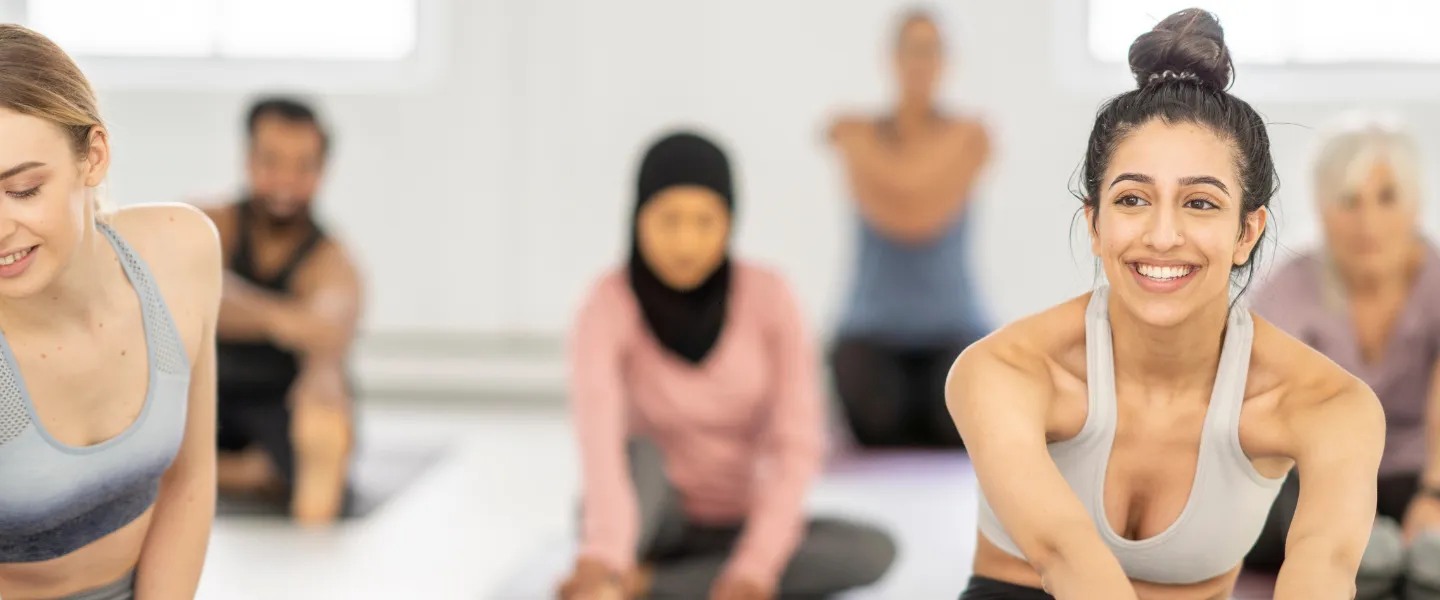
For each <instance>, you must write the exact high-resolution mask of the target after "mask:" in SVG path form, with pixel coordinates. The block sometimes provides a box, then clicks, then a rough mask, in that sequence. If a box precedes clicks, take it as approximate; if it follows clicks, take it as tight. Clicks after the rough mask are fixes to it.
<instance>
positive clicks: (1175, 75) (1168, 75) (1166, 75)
mask: <svg viewBox="0 0 1440 600" xmlns="http://www.w3.org/2000/svg"><path fill="white" fill-rule="evenodd" d="M1167 79H1174V80H1176V81H1194V82H1195V83H1200V77H1199V76H1198V75H1196V74H1194V73H1191V72H1190V71H1179V72H1176V71H1171V70H1170V69H1165V70H1164V71H1161V72H1159V73H1151V74H1150V79H1149V81H1150V83H1155V82H1156V81H1164V80H1167Z"/></svg>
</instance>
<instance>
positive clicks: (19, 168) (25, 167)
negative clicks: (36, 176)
mask: <svg viewBox="0 0 1440 600" xmlns="http://www.w3.org/2000/svg"><path fill="white" fill-rule="evenodd" d="M43 166H45V163H38V162H35V161H33V160H32V161H30V162H26V163H20V164H18V165H15V166H13V167H10V169H9V170H7V171H5V172H4V173H0V180H4V179H9V178H11V177H14V176H16V175H19V174H21V173H23V172H25V171H29V170H30V169H33V168H35V167H43Z"/></svg>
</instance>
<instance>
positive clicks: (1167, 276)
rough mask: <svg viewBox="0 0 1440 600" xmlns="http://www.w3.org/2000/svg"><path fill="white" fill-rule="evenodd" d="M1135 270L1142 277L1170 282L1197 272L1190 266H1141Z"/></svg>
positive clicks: (1137, 266) (1136, 266)
mask: <svg viewBox="0 0 1440 600" xmlns="http://www.w3.org/2000/svg"><path fill="white" fill-rule="evenodd" d="M1135 270H1137V271H1139V272H1140V274H1141V275H1144V276H1146V277H1149V278H1151V279H1156V280H1159V281H1168V280H1171V279H1179V278H1181V277H1184V276H1186V275H1189V274H1190V272H1191V271H1194V270H1195V267H1192V266H1190V265H1184V266H1174V267H1161V266H1155V265H1146V264H1140V265H1135Z"/></svg>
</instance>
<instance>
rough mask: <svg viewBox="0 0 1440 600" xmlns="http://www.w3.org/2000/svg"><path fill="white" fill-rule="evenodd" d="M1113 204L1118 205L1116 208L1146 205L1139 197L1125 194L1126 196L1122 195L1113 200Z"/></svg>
mask: <svg viewBox="0 0 1440 600" xmlns="http://www.w3.org/2000/svg"><path fill="white" fill-rule="evenodd" d="M1115 204H1116V205H1118V206H1129V207H1135V206H1144V205H1145V204H1146V203H1145V201H1144V200H1142V199H1140V197H1139V196H1136V195H1134V194H1126V195H1124V196H1121V197H1119V198H1116V199H1115Z"/></svg>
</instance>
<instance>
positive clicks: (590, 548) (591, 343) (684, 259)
mask: <svg viewBox="0 0 1440 600" xmlns="http://www.w3.org/2000/svg"><path fill="white" fill-rule="evenodd" d="M734 197H735V194H734V189H733V187H732V179H731V173H730V163H729V161H728V160H727V159H726V157H725V154H724V152H723V151H721V150H720V148H719V147H717V146H716V145H715V144H713V143H711V142H710V141H708V140H706V139H705V138H703V137H701V136H699V135H696V134H694V133H688V132H682V133H675V134H671V135H669V136H666V137H664V138H662V139H660V140H659V141H657V142H656V143H655V144H654V145H653V146H652V147H651V148H650V150H649V152H648V153H647V154H646V156H645V160H644V162H643V164H642V166H641V169H640V177H639V181H638V184H637V189H636V205H635V212H634V214H633V231H632V238H631V248H630V258H629V261H628V263H627V264H626V265H624V266H623V267H622V268H619V269H616V270H613V271H611V272H610V273H609V274H607V275H605V276H604V277H602V278H601V280H600V281H599V283H598V284H597V285H596V286H595V288H594V289H592V290H591V293H590V297H589V298H588V299H587V301H586V302H585V305H584V307H583V308H582V309H581V311H580V315H579V318H578V319H577V321H576V323H575V326H574V330H573V331H572V337H571V355H570V369H571V373H570V387H571V390H570V401H571V405H572V407H573V409H574V413H575V417H574V418H575V425H576V431H577V434H578V436H579V442H580V444H579V445H580V449H581V464H582V467H583V468H582V474H583V481H582V487H583V489H584V503H583V510H582V519H581V520H582V533H581V537H582V548H581V551H580V556H579V558H578V560H577V562H576V566H575V570H574V572H573V573H572V574H571V575H570V577H569V578H568V579H567V580H566V581H565V582H564V583H563V584H562V585H561V589H560V596H561V598H563V599H565V600H600V599H615V598H639V597H658V598H695V599H700V600H703V599H707V598H708V599H709V600H769V599H771V598H790V597H796V596H800V597H806V598H809V597H823V596H825V595H829V594H833V593H836V592H839V591H841V590H845V589H848V588H851V587H856V586H861V585H867V584H869V583H871V582H874V581H875V580H877V579H879V578H880V577H881V576H882V575H883V574H884V573H885V572H886V570H888V568H889V566H890V563H891V561H892V560H893V558H894V553H895V547H894V545H893V543H892V542H891V541H890V538H889V537H888V536H887V535H886V534H884V533H883V532H880V531H879V530H876V529H874V528H872V527H868V526H865V525H859V524H854V523H849V522H845V521H840V520H835V519H809V518H808V517H807V515H806V514H805V507H804V500H805V496H806V493H807V492H808V490H809V488H810V486H811V484H812V483H813V481H814V479H815V478H816V477H817V476H818V475H819V473H820V470H821V468H822V466H823V459H824V447H825V419H824V409H823V404H822V402H821V396H820V391H819V382H820V365H819V362H820V361H819V356H818V354H817V353H816V351H815V350H814V348H813V347H812V346H811V342H810V339H809V336H808V335H807V332H806V331H805V327H804V319H803V318H802V317H801V315H800V311H799V308H798V307H797V306H796V303H795V300H794V298H793V296H792V295H791V293H790V289H789V286H788V285H787V284H786V283H785V280H784V279H783V278H782V277H781V276H780V275H779V274H778V273H776V272H774V271H771V270H769V269H767V268H765V267H762V266H759V265H756V264H753V263H750V262H748V261H743V260H736V259H734V258H733V257H731V255H730V251H729V247H730V230H731V215H732V213H733V210H734Z"/></svg>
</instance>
